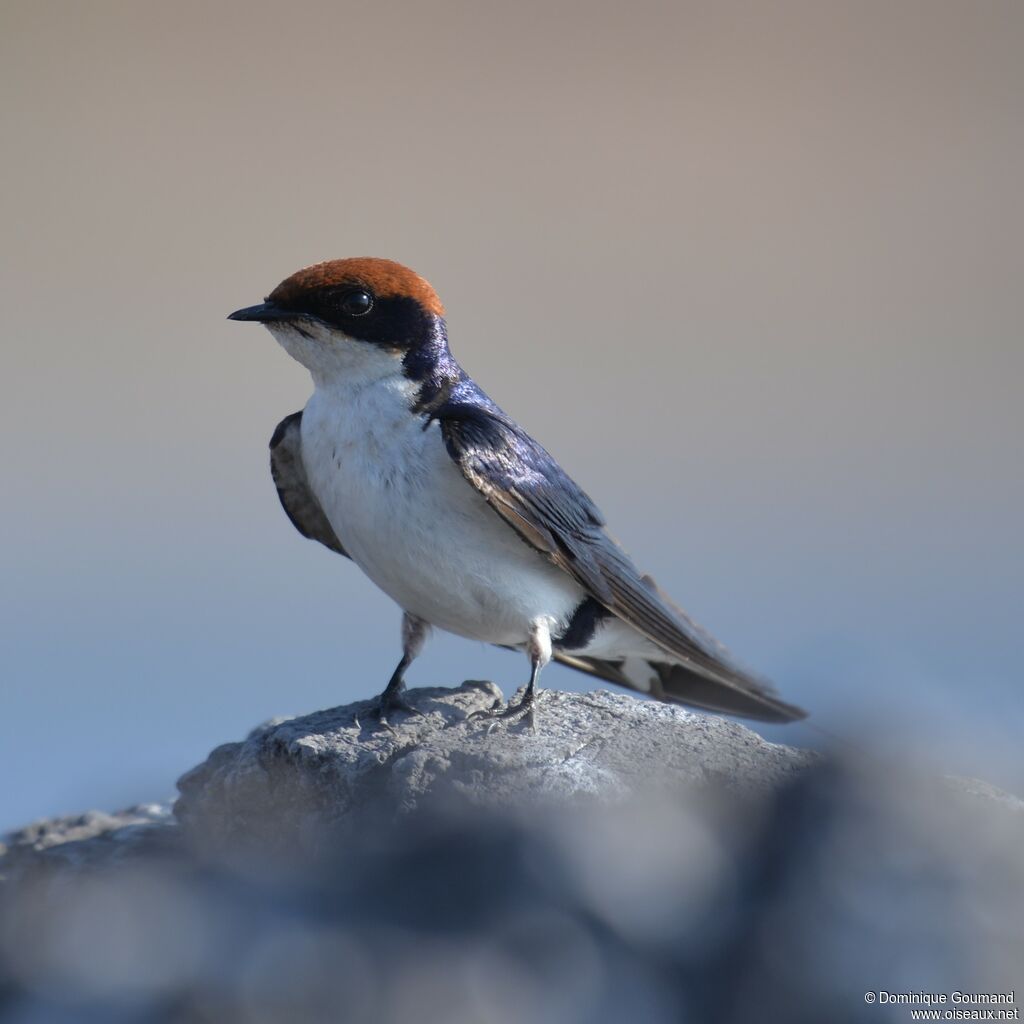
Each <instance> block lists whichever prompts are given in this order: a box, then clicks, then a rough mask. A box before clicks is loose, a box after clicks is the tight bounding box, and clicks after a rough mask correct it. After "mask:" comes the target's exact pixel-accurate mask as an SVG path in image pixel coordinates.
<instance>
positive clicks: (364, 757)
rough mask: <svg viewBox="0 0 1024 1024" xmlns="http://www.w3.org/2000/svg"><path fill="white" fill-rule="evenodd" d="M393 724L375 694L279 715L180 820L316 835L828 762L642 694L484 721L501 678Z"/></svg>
mask: <svg viewBox="0 0 1024 1024" xmlns="http://www.w3.org/2000/svg"><path fill="white" fill-rule="evenodd" d="M408 698H409V701H410V703H411V704H412V706H413V707H414V708H416V709H417V711H419V712H420V713H419V714H416V715H409V714H405V713H399V714H398V715H396V716H393V721H392V722H391V723H389V727H388V728H382V727H381V726H380V725H379V724H378V722H377V721H376V719H375V718H374V716H373V702H369V701H366V702H361V703H358V704H349V705H346V706H344V707H338V708H332V709H330V710H328V711H319V712H317V713H315V714H312V715H306V716H304V717H301V718H291V719H285V720H275V721H274V722H272V723H270V724H267V725H265V726H262V727H260V728H259V729H256V730H254V731H253V732H252V733H251V734H250V736H249V737H248V738H247V739H246V740H245V741H244V742H241V743H229V744H225V745H224V746H221V747H218V748H217V749H216V750H214V751H213V753H212V754H211V755H210V756H209V758H208V759H207V760H206V762H204V763H203V764H201V765H199V766H198V767H197V768H194V769H193V770H192V771H190V772H188V773H187V774H186V775H184V776H183V777H182V778H181V779H180V780H179V783H178V786H179V789H180V790H181V794H182V795H181V799H180V800H179V801H178V803H177V805H176V807H175V813H176V815H177V817H178V819H179V820H180V821H181V822H182V823H183V824H184V825H185V827H186V828H187V829H189V830H190V831H192V832H193V833H195V834H197V835H198V836H200V837H201V838H202V839H203V841H204V842H213V843H214V844H217V843H219V844H231V843H234V842H237V841H239V840H241V839H243V838H256V839H259V840H260V841H262V842H266V841H281V840H282V839H283V840H285V841H287V842H292V841H294V840H295V839H297V838H298V839H300V840H303V841H305V840H309V841H312V842H315V837H316V836H317V835H319V834H321V833H322V831H323V828H324V826H325V825H330V824H336V825H344V823H345V821H346V819H348V818H353V817H357V818H360V819H361V818H362V817H363V816H364V814H365V813H372V814H375V815H377V814H383V815H385V816H394V815H402V814H408V813H410V812H414V811H416V810H417V809H419V808H420V807H422V806H423V805H424V803H427V802H437V801H438V800H445V801H446V802H449V803H450V802H453V801H464V802H467V803H470V804H480V805H486V806H489V807H495V806H512V805H516V804H520V803H523V802H524V801H528V802H540V803H551V802H556V803H557V802H565V801H574V800H578V799H581V798H582V799H589V798H594V799H598V800H612V801H614V800H617V799H621V798H623V797H625V796H628V795H630V794H635V793H641V794H645V795H648V796H650V795H651V794H652V793H653V792H654V791H656V790H657V789H658V788H659V787H662V788H664V787H668V788H676V789H678V788H680V787H693V786H701V785H709V784H710V785H714V786H716V787H721V788H723V789H725V790H729V791H733V792H737V793H744V794H750V795H758V794H759V795H766V794H768V793H770V792H771V791H772V790H773V789H775V788H777V787H778V786H780V785H782V784H784V783H785V782H787V781H789V780H791V779H792V777H793V775H794V773H796V772H799V771H801V770H802V769H804V768H806V767H807V766H808V765H809V764H811V763H813V762H814V761H815V760H816V755H814V754H812V753H809V752H808V751H802V750H796V749H794V748H792V747H785V746H780V745H777V744H772V743H768V742H767V741H766V740H764V739H762V738H761V737H760V736H758V735H757V733H755V732H752V731H751V730H750V729H747V728H745V727H744V726H742V725H738V724H736V723H735V722H730V721H726V720H725V719H722V718H715V717H710V716H707V715H699V714H694V713H692V712H690V711H687V710H685V709H684V708H681V707H676V706H672V705H668V704H660V703H655V702H653V701H640V700H637V699H635V698H633V697H629V696H625V695H621V694H611V693H608V692H605V691H598V692H596V693H587V694H579V693H561V692H558V691H551V690H547V691H544V692H543V693H542V695H541V698H540V703H539V706H538V710H537V727H536V731H531V730H530V729H529V728H528V727H527V726H526V725H525V724H523V723H513V724H505V723H504V722H497V723H495V722H494V720H493V719H483V720H480V719H472V718H470V716H471V715H473V714H474V713H476V712H480V711H486V710H487V709H488V708H490V707H492V706H493V705H494V704H495V701H499V700H501V692H500V691H499V690H498V689H497V687H495V686H494V684H492V683H464V684H463V685H462V686H461V687H459V688H457V689H437V688H435V689H419V690H412V691H410V693H409V695H408Z"/></svg>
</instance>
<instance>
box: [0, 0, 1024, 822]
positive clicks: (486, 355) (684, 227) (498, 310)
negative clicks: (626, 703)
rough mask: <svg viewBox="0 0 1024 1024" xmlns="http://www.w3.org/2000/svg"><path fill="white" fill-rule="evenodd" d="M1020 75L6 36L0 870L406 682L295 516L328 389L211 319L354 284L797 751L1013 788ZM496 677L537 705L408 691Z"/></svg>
mask: <svg viewBox="0 0 1024 1024" xmlns="http://www.w3.org/2000/svg"><path fill="white" fill-rule="evenodd" d="M1022 47H1024V6H1022V5H1021V4H1019V3H1017V2H1016V0H1005V2H999V0H986V2H984V3H977V4H966V3H959V2H943V0H901V2H899V3H895V4H894V3H891V2H871V0H868V2H860V0H858V2H834V3H818V2H813V3H812V2H808V3H788V2H778V3H765V4H756V5H752V4H747V3H730V2H724V3H719V2H715V3H711V2H705V3H685V2H673V3H656V2H652V0H640V2H638V3H634V4H629V5H624V4H620V3H614V4H613V3H602V2H590V3H554V4H552V3H545V4H543V5H541V4H534V3H529V2H528V3H523V4H514V5H513V4H492V3H469V2H462V0H440V2H438V3H435V4H431V5H426V4H411V3H403V4H396V3H388V2H382V3H375V4H373V5H363V4H358V5H357V4H348V3H337V2H335V3H316V2H312V0H305V2H298V3H295V4H290V5H288V7H287V9H284V8H282V7H281V6H280V5H279V4H261V3H235V2H231V0H224V2H218V3H216V4H206V3H197V2H183V3H178V4H175V5H166V4H160V5H158V4H152V3H142V4H139V3H127V2H125V3H110V2H106V0H97V2H95V3H90V4H76V3H71V2H66V3H52V2H45V0H44V2H38V0H32V2H27V0H7V2H5V3H4V5H3V8H2V10H0V139H2V140H3V153H4V156H3V160H2V162H0V175H2V178H0V180H2V183H3V187H2V188H0V224H2V226H3V230H2V232H0V344H2V346H3V373H2V374H0V428H2V429H3V437H4V439H5V443H4V444H3V446H2V448H0V460H2V462H0V469H2V479H3V482H4V486H3V496H4V501H3V512H2V515H0V777H2V778H3V779H4V780H5V784H4V786H3V787H2V789H0V829H3V828H9V827H14V826H17V825H19V824H23V823H25V822H27V821H29V820H32V819H34V818H39V817H42V816H45V815H52V814H57V813H74V812H78V811H82V810H85V809H87V808H91V807H99V808H107V809H112V808H115V807H119V806H123V805H126V804H130V803H133V802H138V801H145V800H157V799H164V798H167V797H168V796H170V795H172V793H173V782H174V779H175V778H176V777H177V776H178V775H179V774H181V773H182V772H184V771H185V770H186V769H188V768H190V767H191V766H192V765H193V764H195V763H197V762H198V761H200V760H201V759H202V758H204V757H205V755H206V754H207V752H208V751H209V750H210V749H211V748H212V747H214V746H216V745H217V744H219V743H222V742H226V741H229V740H233V739H239V738H242V737H243V736H244V735H245V734H246V732H247V731H248V730H249V729H250V728H251V727H253V726H254V725H256V724H257V723H259V722H260V721H262V720H264V719H266V718H268V717H270V716H272V715H277V714H286V713H302V712H307V711H312V710H315V709H318V708H322V707H327V706H331V705H334V704H339V703H344V702H347V701H351V700H354V699H358V698H363V697H369V696H371V695H373V694H375V693H377V692H379V691H380V689H381V688H382V687H383V684H384V683H385V682H386V680H387V678H388V676H389V675H390V672H391V670H392V668H393V667H394V663H395V662H396V661H397V658H398V655H399V641H398V623H399V612H398V610H397V609H396V607H395V606H394V605H393V604H392V603H391V602H390V601H389V600H388V599H387V598H386V597H384V596H383V595H381V594H379V593H378V592H377V591H376V590H375V589H374V588H373V586H372V585H371V584H370V583H369V581H367V580H365V579H364V578H362V577H361V575H360V574H359V572H358V570H356V569H355V567H354V566H353V565H351V564H350V563H347V562H344V561H342V560H341V559H339V558H338V557H337V556H335V555H333V554H331V553H330V552H327V551H326V550H324V549H322V548H319V547H318V546H316V545H314V544H312V543H310V542H307V541H304V540H303V539H302V538H300V537H299V536H298V534H297V533H295V531H294V530H293V529H292V528H291V526H290V525H289V524H288V522H287V520H286V519H285V517H284V514H283V512H282V511H281V510H280V508H279V506H278V503H277V499H276V497H275V494H274V490H273V486H272V484H271V481H270V478H269V473H268V468H267V450H266V446H267V441H268V439H269V437H270V434H271V432H272V430H273V428H274V426H275V424H276V423H277V422H278V420H279V419H281V418H282V417H283V416H285V415H286V414H288V413H290V412H292V411H294V410H296V409H299V408H301V407H302V405H303V403H304V402H305V401H306V398H307V397H308V394H309V391H310V383H309V380H308V377H307V376H306V374H305V371H304V370H302V368H301V367H299V366H298V365H297V364H295V363H293V362H292V361H291V360H290V359H289V358H288V357H287V356H286V355H285V353H284V352H282V351H281V350H280V349H279V348H278V347H277V346H276V345H275V343H274V342H273V340H272V338H271V337H270V336H269V334H266V333H265V332H262V331H259V330H258V329H256V328H253V327H252V326H250V325H239V324H236V323H228V322H227V321H226V320H225V317H226V315H227V313H229V312H230V311H231V310H233V309H236V308H238V307H240V306H244V305H249V304H251V303H254V302H257V301H260V300H261V299H262V298H263V296H264V295H266V294H267V293H268V292H269V291H270V290H271V289H272V288H273V287H274V286H275V285H276V284H277V283H278V282H279V281H280V280H281V279H282V278H284V277H286V276H287V275H289V274H290V273H292V272H293V271H294V270H296V269H298V268H299V267H302V266H304V265H307V264H310V263H313V262H316V261H318V260H322V259H328V258H336V257H343V256H367V255H373V256H386V257H390V258H393V259H397V260H399V261H401V262H403V263H406V264H408V265H410V266H412V267H414V268H415V269H416V270H418V271H419V272H420V273H422V274H423V275H424V276H426V277H427V278H428V279H429V280H430V281H431V282H432V283H433V284H434V286H435V287H436V288H437V289H438V291H439V292H440V294H441V297H442V299H443V300H444V302H445V304H446V306H447V308H448V311H449V317H448V325H449V333H450V337H451V341H452V347H453V350H454V352H455V354H456V356H457V357H458V358H459V359H460V360H461V362H462V363H463V365H464V366H465V367H466V368H467V370H468V371H469V372H470V373H471V374H473V375H474V376H475V377H476V379H477V380H478V381H479V382H480V383H481V384H482V386H483V387H484V388H485V389H486V390H487V391H488V392H489V393H490V394H491V395H492V397H494V398H495V400H496V401H498V402H499V403H500V404H501V405H502V406H503V407H504V408H505V409H506V410H507V411H508V412H510V413H511V414H512V415H513V416H515V417H516V418H517V419H518V420H519V421H520V422H521V423H522V424H523V425H524V426H526V427H527V429H528V430H530V431H531V433H533V434H534V435H535V436H536V437H538V438H539V439H540V440H541V442H542V443H543V444H544V445H545V446H546V447H547V448H548V449H549V450H550V451H551V452H552V453H553V454H554V455H555V456H556V457H557V458H558V459H559V460H560V461H561V462H562V464H563V465H564V466H565V467H566V469H567V470H568V471H569V472H570V473H571V474H572V475H573V476H574V477H575V478H576V479H577V480H578V481H579V482H580V483H581V484H582V485H583V486H584V488H585V489H586V490H587V491H588V492H589V493H590V494H591V495H592V496H593V497H594V498H595V500H596V501H597V502H598V504H599V506H600V507H601V508H602V509H603V511H604V513H605V515H606V517H607V519H608V520H609V522H610V525H611V528H612V531H613V533H614V534H615V535H616V536H617V537H618V538H619V539H620V540H621V541H622V542H623V544H624V545H625V546H626V548H627V549H628V550H629V551H630V552H631V553H632V554H633V556H634V558H635V560H636V561H637V562H638V563H639V564H640V565H641V567H643V568H644V569H645V570H649V571H650V572H652V573H653V574H654V575H655V577H656V578H657V579H658V581H659V583H660V584H661V585H662V586H663V587H664V588H665V589H666V590H667V591H669V593H670V594H672V595H673V597H674V598H675V599H676V600H677V601H678V602H679V603H680V604H682V605H683V606H684V607H686V608H687V609H688V611H690V612H691V614H693V615H694V617H695V618H697V619H698V621H701V622H702V623H704V624H705V625H706V626H708V627H709V628H710V629H711V630H712V631H713V632H714V633H715V634H716V635H718V636H719V637H720V638H721V639H722V640H724V641H725V642H726V643H727V644H728V645H729V646H730V647H731V648H732V649H733V650H734V651H735V652H736V653H737V655H738V656H740V657H741V659H742V660H743V661H745V662H746V663H747V664H749V665H752V666H754V667H755V668H756V669H757V670H758V671H760V672H763V673H764V674H765V675H767V676H768V677H770V678H771V679H773V680H774V681H775V682H776V684H777V685H778V687H779V689H780V690H781V692H782V693H783V695H784V696H785V698H786V699H788V700H791V701H794V702H796V703H799V704H802V705H804V706H805V707H807V708H808V709H809V710H810V711H811V713H812V717H811V719H810V724H807V725H804V724H800V725H795V726H789V727H785V728H782V727H780V728H770V729H765V730H764V732H765V734H766V735H769V736H770V737H771V738H772V739H776V740H780V741H785V742H793V743H798V744H807V745H821V744H822V743H825V742H828V739H827V738H828V737H829V736H842V737H855V738H857V740H858V741H870V742H871V743H874V744H877V745H879V746H880V747H885V748H888V749H896V750H900V751H904V750H907V751H914V752H922V753H924V754H925V755H926V756H927V757H928V758H930V760H931V762H932V763H934V764H935V765H936V766H937V768H939V769H941V770H943V771H949V772H955V773H963V774H973V775H980V776H984V777H986V778H989V779H992V780H993V781H995V782H997V783H999V784H1001V785H1003V786H1006V787H1007V788H1010V789H1016V791H1017V792H1018V793H1019V792H1024V756H1022V755H1021V753H1020V749H1021V744H1020V740H1019V727H1020V720H1021V716H1020V709H1021V695H1022V687H1021V669H1020V660H1019V648H1020V636H1021V627H1020V624H1019V618H1020V614H1021V610H1022V608H1024V600H1022V598H1024V543H1022V529H1021V522H1022V521H1024V517H1022V505H1024V500H1022V499H1024V473H1022V472H1021V453H1020V451H1021V439H1022V436H1024V402H1022V401H1021V395H1020V391H1021V381H1022V379H1024V289H1022V287H1021V282H1022V281H1024V253H1022V246H1021V238H1022V237H1024V205H1022V203H1021V194H1020V182H1021V181H1022V180H1024V121H1022V119H1021V117H1020V109H1021V97H1022V95H1024V93H1022V89H1024V63H1022V62H1021V60H1020V53H1021V51H1022ZM465 678H493V679H494V680H495V681H497V682H498V683H499V685H501V686H502V687H503V688H504V689H505V691H506V693H509V692H511V691H512V690H513V689H514V688H515V687H516V686H517V685H520V684H521V683H523V682H524V681H525V665H524V664H523V661H522V659H521V658H520V657H516V656H513V655H510V654H507V653H505V652H500V651H496V650H491V649H488V648H486V647H484V646H482V645H478V644H474V643H470V642H468V641H463V640H459V639H456V638H451V637H444V636H437V637H436V638H435V639H434V641H433V642H432V644H431V646H430V647H429V648H428V650H427V652H426V653H425V654H424V655H423V657H422V658H421V659H420V660H419V661H418V662H417V663H416V665H415V666H414V668H413V669H412V670H411V671H410V674H409V682H410V684H411V685H435V684H445V685H447V684H456V683H458V682H460V681H461V680H462V679H465ZM543 683H544V684H545V685H547V686H552V687H561V688H573V689H586V688H588V687H590V686H591V681H590V680H589V679H587V678H586V677H583V676H579V675H577V674H575V673H572V672H571V671H570V670H567V669H564V668H560V667H557V666H552V667H551V668H549V669H548V670H547V671H546V672H545V674H544V677H543Z"/></svg>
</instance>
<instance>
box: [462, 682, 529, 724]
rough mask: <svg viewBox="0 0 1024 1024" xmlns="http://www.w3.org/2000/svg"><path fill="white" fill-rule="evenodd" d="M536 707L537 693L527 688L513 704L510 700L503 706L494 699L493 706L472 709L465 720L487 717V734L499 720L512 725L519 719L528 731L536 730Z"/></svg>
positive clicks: (477, 719) (478, 719)
mask: <svg viewBox="0 0 1024 1024" xmlns="http://www.w3.org/2000/svg"><path fill="white" fill-rule="evenodd" d="M536 708H537V695H536V693H531V692H530V691H529V690H527V692H526V693H525V694H523V699H522V700H521V701H519V702H518V703H515V704H513V703H512V701H509V703H508V704H507V705H504V706H503V705H502V704H501V703H500V702H497V701H496V702H495V704H494V706H493V707H490V708H487V710H486V711H474V712H473V714H471V715H470V716H469V718H468V719H467V721H471V722H472V721H480V720H482V719H489V720H490V722H489V724H488V726H487V732H488V734H490V733H491V731H492V730H494V729H495V728H496V727H497V726H498V724H499V723H500V722H505V723H507V724H508V725H514V724H515V723H516V722H519V721H521V722H522V723H523V725H524V726H526V728H527V729H528V730H529V731H530V732H536V731H537V716H536Z"/></svg>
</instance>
